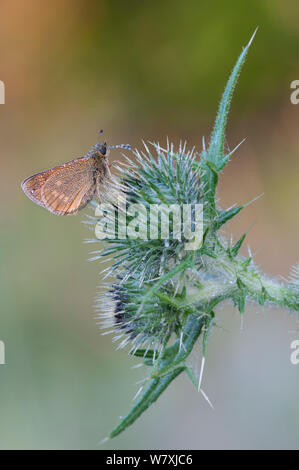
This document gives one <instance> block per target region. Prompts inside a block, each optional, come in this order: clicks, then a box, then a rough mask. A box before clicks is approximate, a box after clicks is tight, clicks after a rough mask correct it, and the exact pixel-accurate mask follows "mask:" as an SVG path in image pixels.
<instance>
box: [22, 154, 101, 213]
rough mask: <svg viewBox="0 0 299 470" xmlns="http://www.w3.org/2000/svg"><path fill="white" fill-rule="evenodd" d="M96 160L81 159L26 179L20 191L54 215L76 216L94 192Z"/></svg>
mask: <svg viewBox="0 0 299 470" xmlns="http://www.w3.org/2000/svg"><path fill="white" fill-rule="evenodd" d="M95 168H96V167H95V157H83V158H78V159H76V160H72V161H70V162H67V163H65V164H64V165H61V166H58V167H55V168H52V169H50V170H47V171H44V172H42V173H38V174H36V175H33V176H31V177H30V178H27V179H26V180H25V181H24V182H23V184H22V188H23V190H24V192H25V194H26V195H27V196H28V197H29V198H30V199H31V200H32V201H34V202H35V203H37V204H39V205H41V206H42V207H44V208H45V209H48V210H49V211H50V212H52V213H53V214H57V215H70V214H76V213H77V212H78V210H79V209H82V208H83V207H85V206H86V204H88V202H89V201H90V200H91V199H92V197H93V195H94V192H95Z"/></svg>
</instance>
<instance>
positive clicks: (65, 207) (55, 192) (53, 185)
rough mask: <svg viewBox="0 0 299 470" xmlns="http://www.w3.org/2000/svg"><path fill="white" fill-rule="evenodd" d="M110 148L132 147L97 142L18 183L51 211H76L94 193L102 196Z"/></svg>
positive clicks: (32, 198) (85, 203)
mask: <svg viewBox="0 0 299 470" xmlns="http://www.w3.org/2000/svg"><path fill="white" fill-rule="evenodd" d="M102 132H103V131H100V134H102ZM111 148H125V149H129V150H130V148H131V147H130V145H124V144H122V145H107V144H106V142H104V143H100V142H98V143H97V144H96V145H94V146H93V147H92V148H91V150H90V151H89V152H88V153H87V154H86V155H85V156H84V157H80V158H75V159H74V160H71V161H69V162H67V163H64V164H63V165H60V166H55V167H54V168H51V169H50V170H46V171H42V172H41V173H36V174H35V175H33V176H30V177H29V178H26V179H25V180H24V181H23V182H22V185H21V187H22V189H23V191H24V193H25V194H26V196H28V197H29V198H30V199H31V200H32V201H33V202H35V203H36V204H38V205H40V206H42V207H44V208H45V209H47V210H48V211H50V212H52V213H53V214H56V215H74V214H77V212H78V211H79V210H80V209H82V208H83V207H85V206H86V205H87V204H88V203H89V202H90V201H91V199H93V197H94V196H96V197H97V199H98V200H99V201H100V200H101V185H102V183H103V182H104V180H105V179H106V178H107V177H108V176H111V172H110V166H111V165H109V163H108V158H107V156H108V153H109V149H111Z"/></svg>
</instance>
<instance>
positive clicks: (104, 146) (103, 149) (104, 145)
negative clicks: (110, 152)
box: [99, 143, 107, 155]
mask: <svg viewBox="0 0 299 470" xmlns="http://www.w3.org/2000/svg"><path fill="white" fill-rule="evenodd" d="M99 152H100V153H101V154H102V155H106V152H107V146H106V143H105V144H102V145H100V147H99Z"/></svg>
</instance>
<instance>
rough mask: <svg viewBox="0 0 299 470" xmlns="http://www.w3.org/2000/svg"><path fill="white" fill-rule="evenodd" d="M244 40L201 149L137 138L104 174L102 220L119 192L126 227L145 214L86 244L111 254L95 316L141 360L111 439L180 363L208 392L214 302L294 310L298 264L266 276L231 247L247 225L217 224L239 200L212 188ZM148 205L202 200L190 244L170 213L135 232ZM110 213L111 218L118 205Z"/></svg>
mask: <svg viewBox="0 0 299 470" xmlns="http://www.w3.org/2000/svg"><path fill="white" fill-rule="evenodd" d="M252 39H253V37H252V38H251V40H250V42H249V44H248V45H247V46H246V47H245V48H244V49H243V51H242V53H241V54H240V56H239V58H238V60H237V62H236V64H235V66H234V68H233V70H232V73H231V75H230V77H229V80H228V82H227V85H226V88H225V90H224V93H223V96H222V99H221V101H220V105H219V109H218V114H217V118H216V122H215V125H214V129H213V131H212V134H211V138H210V141H209V144H208V146H205V143H204V141H203V148H202V151H201V153H200V154H197V152H195V150H194V149H192V150H187V149H186V145H182V144H181V145H180V146H179V148H178V149H177V150H175V149H174V146H173V145H172V144H170V143H169V142H167V145H166V146H165V148H163V146H160V145H159V144H151V143H149V144H148V145H146V144H144V150H143V151H140V152H139V151H138V150H135V152H134V154H135V158H134V159H132V160H131V159H129V158H128V157H126V159H127V161H128V165H127V166H124V167H121V168H120V167H119V170H120V177H119V178H118V179H116V178H113V181H114V183H112V182H111V181H110V182H109V188H108V191H107V194H109V198H108V199H109V200H110V201H111V202H112V203H111V204H110V206H109V208H108V209H107V211H106V212H107V213H106V217H108V219H107V220H111V221H112V219H113V218H115V213H114V209H115V204H114V202H113V201H115V194H116V193H117V194H118V196H119V195H121V196H122V197H123V201H125V202H124V208H123V213H126V217H127V218H126V223H127V226H129V224H130V221H132V220H134V216H135V209H136V204H140V205H142V206H143V207H145V213H144V214H143V215H144V217H143V219H142V218H141V219H140V218H139V221H141V222H140V223H139V236H138V232H137V236H134V237H130V236H128V234H126V235H125V236H120V234H119V231H118V232H117V233H118V236H117V237H114V238H111V237H110V236H109V233H108V232H109V230H108V231H106V237H104V238H105V241H104V247H103V248H101V250H100V251H97V252H95V257H96V258H102V259H103V261H106V260H107V259H110V263H109V267H108V268H106V269H105V270H104V273H105V276H104V277H105V284H104V286H103V289H104V293H103V294H101V295H100V296H99V298H98V302H97V308H98V312H99V313H98V315H99V318H100V320H101V322H102V325H103V326H104V327H108V331H113V332H114V333H115V339H116V340H119V342H120V343H119V346H121V347H122V346H127V348H128V349H129V353H130V354H131V355H133V356H136V357H138V358H140V360H141V361H142V362H143V364H144V365H145V366H147V368H148V373H147V376H146V379H145V380H144V382H143V385H142V387H141V389H140V390H139V395H138V397H137V398H136V399H135V402H134V405H133V407H132V409H131V410H130V411H129V412H128V414H127V415H126V416H124V417H123V418H121V421H120V422H119V424H118V425H117V426H116V427H115V428H114V429H113V430H112V432H111V433H110V438H113V437H115V436H117V435H118V434H120V433H121V432H122V431H124V430H125V429H126V428H127V427H128V426H129V425H130V424H132V423H133V422H134V421H135V420H136V419H137V418H138V417H139V416H140V415H141V414H142V413H143V412H144V411H145V410H146V409H147V408H149V407H150V405H151V404H152V403H154V402H155V401H156V400H157V399H158V398H159V396H160V395H161V394H162V393H163V392H164V391H165V390H166V388H167V387H168V385H169V384H170V383H171V382H173V381H174V380H175V379H176V377H178V375H180V374H182V373H183V372H185V373H186V375H187V377H188V378H189V379H190V380H191V382H192V383H193V384H194V385H195V387H196V388H197V389H198V390H199V391H201V392H202V393H203V394H204V396H205V397H206V398H207V396H206V395H205V393H204V391H203V390H202V387H201V383H202V374H203V367H204V362H205V355H206V350H207V345H208V339H209V335H210V334H211V333H212V330H213V326H214V325H215V324H216V314H217V306H218V305H219V304H220V303H222V302H223V301H228V300H230V301H231V302H232V304H233V305H234V306H236V307H237V308H238V310H239V312H240V315H241V316H242V315H244V311H245V306H246V303H247V301H249V300H250V301H255V302H257V303H258V304H260V305H261V306H263V305H264V304H265V303H267V304H275V305H279V306H283V307H286V308H287V309H289V310H290V311H298V310H299V268H298V267H297V268H293V269H292V271H291V275H290V279H289V281H285V283H279V282H277V281H275V280H272V279H270V278H268V277H267V276H265V275H264V274H262V273H261V271H260V270H259V269H258V267H257V266H256V265H255V263H254V260H253V258H252V256H248V257H244V256H241V255H240V253H239V252H240V249H241V247H242V244H243V242H244V240H245V237H246V234H244V235H243V236H242V237H241V238H240V239H239V240H238V241H237V242H236V243H234V244H233V243H232V242H231V239H225V238H224V236H223V235H222V232H221V229H222V228H223V226H224V225H225V224H226V223H227V222H228V221H229V220H231V219H233V218H234V217H236V216H237V215H238V214H239V213H240V212H241V211H242V210H243V209H244V208H245V207H246V205H239V206H235V207H232V208H228V209H221V208H220V207H219V206H218V203H217V200H216V190H217V183H218V178H219V175H220V174H221V172H222V170H223V169H224V167H225V166H226V164H227V163H228V162H229V161H230V159H231V157H232V154H233V152H234V151H232V152H230V153H225V149H224V140H225V131H226V124H227V117H228V112H229V107H230V102H231V98H232V94H233V91H234V88H235V85H236V82H237V79H238V76H239V73H240V71H241V68H242V65H243V64H244V61H245V59H246V56H247V53H248V50H249V47H250V44H251V42H252ZM235 150H236V149H235ZM124 157H125V156H124ZM114 190H115V191H114ZM156 204H159V205H163V207H164V208H165V207H169V206H171V205H173V204H178V205H181V206H182V205H186V204H188V205H190V206H191V207H192V208H193V209H192V210H191V212H192V214H193V216H194V211H195V209H194V208H195V207H196V206H198V205H201V207H202V224H203V225H202V226H203V231H202V238H201V242H200V243H199V244H198V246H195V249H192V250H189V249H186V241H187V240H186V238H184V233H180V234H179V236H175V233H174V223H173V222H174V221H173V219H171V217H170V232H169V237H168V238H167V239H164V238H162V237H158V238H156V239H151V238H149V237H146V236H141V235H142V234H143V235H144V233H145V234H148V218H147V217H146V216H147V215H148V212H149V210H150V208H151V207H152V206H153V205H156ZM132 208H133V210H131V209H132ZM130 210H131V212H130ZM162 215H163V214H162ZM117 217H118V218H117V220H116V225H117V226H119V220H120V219H119V218H120V213H119V212H118V216H117ZM98 220H101V219H100V217H99V219H98ZM96 221H97V219H96ZM108 225H109V224H108ZM156 225H157V226H156V227H154V228H155V230H157V231H158V232H159V231H161V221H160V220H159V221H158V223H157V222H156ZM220 232H221V233H220ZM159 233H160V232H159ZM176 235H178V234H176ZM101 243H102V242H101ZM199 340H201V342H200V344H201V351H202V352H201V355H202V356H201V360H200V361H201V362H200V363H201V367H200V372H199V374H196V373H195V372H194V370H193V369H192V367H191V366H190V361H189V359H190V356H191V353H192V350H193V348H194V346H195V344H196V343H197V342H198V341H199ZM207 399H208V398H207Z"/></svg>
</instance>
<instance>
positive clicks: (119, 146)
mask: <svg viewBox="0 0 299 470" xmlns="http://www.w3.org/2000/svg"><path fill="white" fill-rule="evenodd" d="M107 148H108V149H127V150H131V145H129V144H120V145H107Z"/></svg>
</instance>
